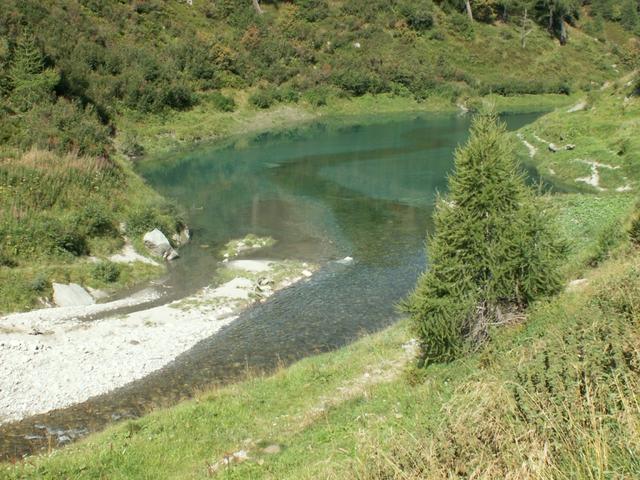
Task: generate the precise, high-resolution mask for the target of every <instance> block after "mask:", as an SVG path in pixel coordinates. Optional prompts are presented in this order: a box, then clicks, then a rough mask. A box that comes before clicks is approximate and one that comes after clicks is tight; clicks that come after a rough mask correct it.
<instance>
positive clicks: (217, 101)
mask: <svg viewBox="0 0 640 480" xmlns="http://www.w3.org/2000/svg"><path fill="white" fill-rule="evenodd" d="M209 98H210V99H211V103H212V104H213V106H214V107H215V109H216V110H219V111H221V112H233V111H234V110H235V109H236V102H235V100H234V99H233V97H227V96H226V95H223V94H222V93H220V92H214V93H213V94H211V96H210V97H209Z"/></svg>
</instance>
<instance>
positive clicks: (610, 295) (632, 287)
mask: <svg viewBox="0 0 640 480" xmlns="http://www.w3.org/2000/svg"><path fill="white" fill-rule="evenodd" d="M638 279H640V268H638V266H637V265H633V266H630V267H627V269H626V270H625V271H623V272H618V273H617V274H616V275H615V276H613V277H611V278H609V279H607V280H605V281H602V282H601V283H600V284H599V285H597V294H596V297H595V302H596V304H597V305H598V306H599V307H600V308H601V309H602V310H603V311H604V312H605V313H614V314H617V315H622V316H624V317H627V318H628V319H629V320H631V321H634V322H637V321H638V319H640V281H639V280H638Z"/></svg>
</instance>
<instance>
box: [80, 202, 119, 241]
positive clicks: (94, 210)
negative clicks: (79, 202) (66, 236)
mask: <svg viewBox="0 0 640 480" xmlns="http://www.w3.org/2000/svg"><path fill="white" fill-rule="evenodd" d="M73 223H74V225H75V228H76V230H77V231H79V232H82V233H83V234H84V235H86V236H88V237H104V236H113V235H116V234H117V229H116V219H115V216H114V215H113V212H112V211H111V210H110V209H109V208H108V207H106V206H104V205H99V204H97V203H91V204H89V205H87V206H85V207H83V208H82V209H81V210H80V211H79V212H78V213H77V214H76V215H75V216H74V218H73Z"/></svg>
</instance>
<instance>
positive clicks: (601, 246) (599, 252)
mask: <svg viewBox="0 0 640 480" xmlns="http://www.w3.org/2000/svg"><path fill="white" fill-rule="evenodd" d="M624 237H625V235H624V228H623V227H622V224H621V223H620V221H618V220H616V221H614V222H612V223H611V224H610V225H609V227H608V228H604V229H602V230H601V231H600V233H599V234H598V238H597V241H596V245H595V247H594V252H593V254H592V255H591V257H589V260H588V262H587V263H588V265H589V266H591V267H596V266H598V265H600V264H601V263H602V262H603V261H605V260H606V259H607V258H609V256H610V255H611V251H612V250H613V249H614V248H615V247H617V246H618V245H620V244H621V243H622V242H623V241H624Z"/></svg>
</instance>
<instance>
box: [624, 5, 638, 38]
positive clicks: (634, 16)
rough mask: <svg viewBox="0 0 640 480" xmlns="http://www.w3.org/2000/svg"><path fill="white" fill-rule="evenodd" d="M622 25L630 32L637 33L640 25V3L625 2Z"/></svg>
mask: <svg viewBox="0 0 640 480" xmlns="http://www.w3.org/2000/svg"><path fill="white" fill-rule="evenodd" d="M620 23H621V24H622V26H623V27H624V28H625V29H627V30H629V31H630V32H634V31H636V29H637V28H638V26H639V25H640V21H639V19H638V2H637V0H624V1H623V3H622V7H621V10H620Z"/></svg>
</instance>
